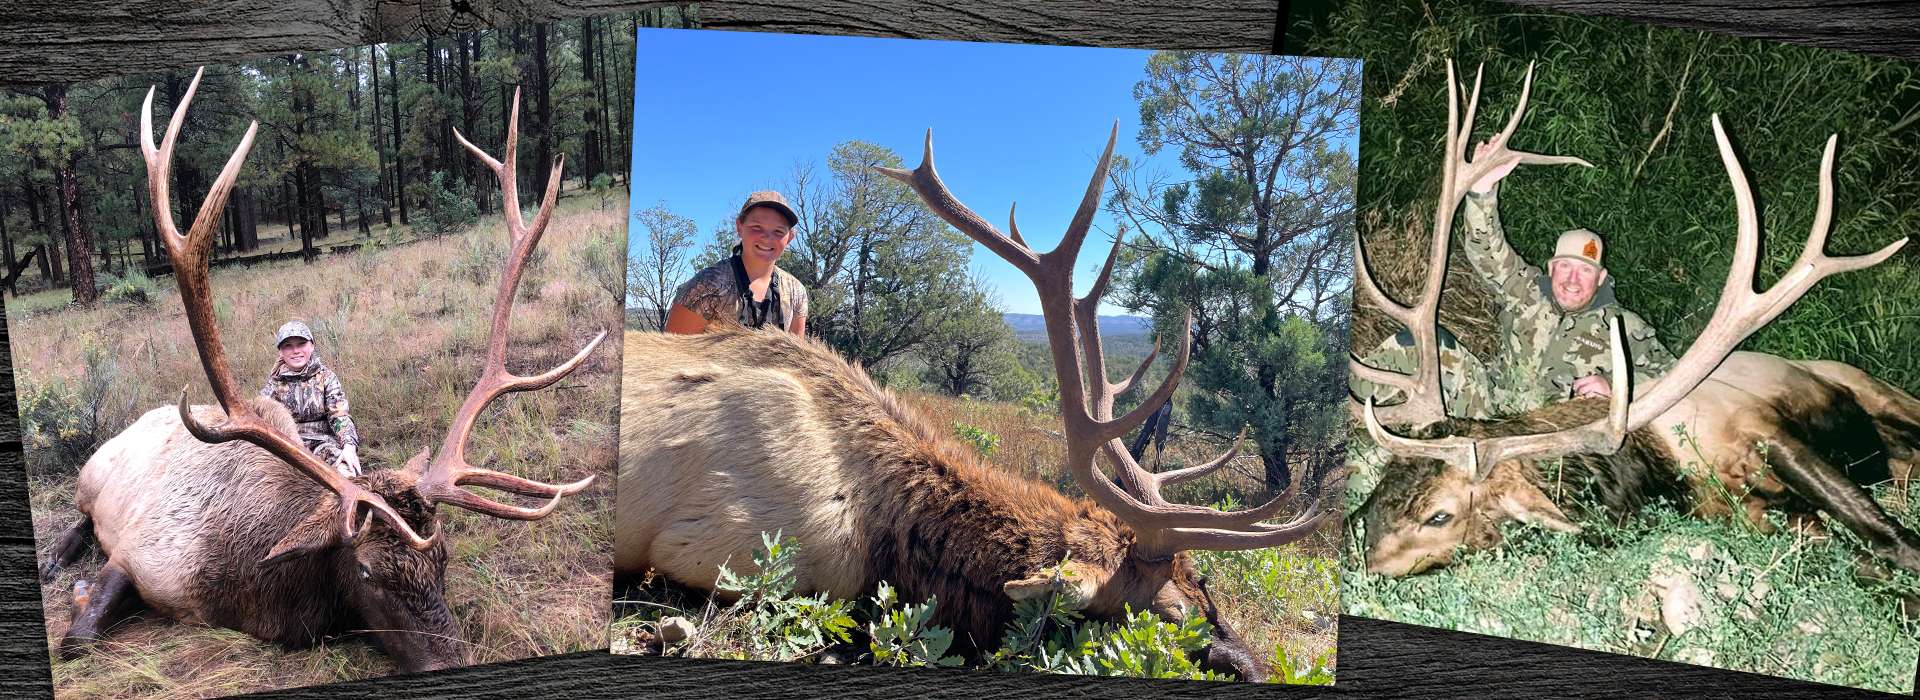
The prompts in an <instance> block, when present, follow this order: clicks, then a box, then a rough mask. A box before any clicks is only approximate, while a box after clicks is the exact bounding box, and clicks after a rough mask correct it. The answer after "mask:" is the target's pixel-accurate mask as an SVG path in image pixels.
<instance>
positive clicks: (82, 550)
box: [40, 515, 94, 583]
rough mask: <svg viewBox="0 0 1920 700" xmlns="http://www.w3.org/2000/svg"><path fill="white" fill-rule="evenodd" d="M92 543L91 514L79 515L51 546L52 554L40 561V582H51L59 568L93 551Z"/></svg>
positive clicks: (57, 574)
mask: <svg viewBox="0 0 1920 700" xmlns="http://www.w3.org/2000/svg"><path fill="white" fill-rule="evenodd" d="M93 545H94V541H93V516H89V515H81V516H80V522H77V523H74V524H73V526H72V527H69V528H67V531H66V533H65V534H62V535H60V542H59V543H58V544H55V545H54V546H53V556H50V557H47V560H46V561H43V562H40V582H41V583H52V582H53V579H54V577H56V576H59V575H60V569H62V568H64V567H67V566H71V565H72V564H73V562H75V561H78V560H79V559H80V557H82V556H85V555H86V554H87V553H88V552H91V551H93Z"/></svg>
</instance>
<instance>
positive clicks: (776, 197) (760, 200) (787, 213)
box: [736, 190, 800, 226]
mask: <svg viewBox="0 0 1920 700" xmlns="http://www.w3.org/2000/svg"><path fill="white" fill-rule="evenodd" d="M754 207H769V208H772V209H773V210H774V211H778V212H780V215H781V216H784V217H787V225H788V226H795V225H798V224H799V223H800V217H799V216H798V215H796V214H794V213H793V207H791V206H788V205H787V198H786V197H782V196H780V193H779V192H774V191H772V190H760V191H759V192H755V193H753V194H750V195H747V203H746V204H742V205H740V216H738V217H736V218H740V219H744V218H747V212H748V211H751V210H752V209H753V208H754Z"/></svg>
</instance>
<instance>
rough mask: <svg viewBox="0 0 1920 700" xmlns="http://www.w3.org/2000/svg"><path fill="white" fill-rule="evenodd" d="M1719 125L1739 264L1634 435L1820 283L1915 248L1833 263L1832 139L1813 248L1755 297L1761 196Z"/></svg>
mask: <svg viewBox="0 0 1920 700" xmlns="http://www.w3.org/2000/svg"><path fill="white" fill-rule="evenodd" d="M1712 122H1713V136H1714V141H1715V143H1716V144H1717V145H1718V146H1719V149H1720V162H1721V164H1722V165H1723V166H1725V167H1726V170H1727V179H1728V181H1729V182H1730V183H1731V184H1732V185H1733V199H1734V210H1735V213H1736V214H1735V215H1736V217H1737V219H1738V238H1737V239H1736V242H1735V244H1734V253H1733V263H1732V265H1731V267H1730V269H1729V270H1728V272H1727V281H1726V283H1725V285H1724V286H1722V287H1721V291H1720V300H1719V302H1718V303H1716V304H1715V305H1714V310H1713V316H1712V318H1711V319H1709V320H1708V321H1707V327H1706V330H1703V331H1701V332H1700V336H1699V337H1697V338H1695V339H1694V341H1693V344H1692V345H1690V346H1688V347H1687V351H1686V353H1685V354H1683V355H1681V357H1680V359H1679V360H1678V361H1677V362H1675V363H1674V365H1673V368H1672V369H1669V370H1668V371H1667V374H1666V375H1665V376H1663V377H1661V378H1660V379H1659V381H1656V382H1654V384H1653V386H1652V387H1651V388H1649V389H1648V390H1647V391H1646V392H1645V393H1644V394H1642V395H1640V396H1639V397H1637V398H1635V399H1634V401H1633V404H1632V406H1631V407H1630V408H1629V419H1628V421H1627V424H1628V426H1629V428H1630V429H1631V428H1639V427H1641V426H1644V425H1646V424H1647V423H1650V422H1652V421H1653V419H1654V418H1656V417H1658V416H1659V415H1660V414H1662V413H1665V412H1666V411H1667V409H1669V408H1672V407H1673V405H1674V404H1675V403H1678V402H1679V401H1680V399H1682V398H1685V397H1686V395H1687V394H1690V393H1692V392H1693V390H1694V388H1695V387H1698V386H1699V385H1700V383H1701V382H1704V381H1706V379H1707V377H1708V376H1709V375H1711V374H1712V373H1713V370H1714V369H1715V368H1717V367H1719V366H1720V363H1721V362H1723V361H1725V360H1726V357H1727V355H1728V354H1731V353H1732V352H1733V349H1734V348H1735V347H1737V346H1738V345H1739V344H1740V342H1741V341H1743V340H1746V338H1747V336H1749V335H1752V334H1753V332H1754V331H1756V330H1759V329H1760V328H1761V327H1762V326H1765V325H1766V324H1767V323H1769V322H1771V321H1773V319H1774V318H1776V317H1778V316H1779V315H1780V313H1781V312H1784V311H1786V309H1787V307H1788V306H1791V305H1793V303H1794V302H1795V301H1797V300H1798V299H1799V298H1800V297H1801V295H1804V294H1806V292H1807V290H1809V289H1811V288H1812V287H1813V285H1814V284H1815V283H1817V282H1819V281H1820V280H1822V279H1825V278H1826V277H1827V276H1829V275H1832V274H1835V273H1839V272H1848V271H1852V270H1859V269H1862V268H1867V267H1871V266H1874V265H1878V264H1880V263H1881V262H1884V261H1886V259H1887V258H1889V257H1892V256H1893V254H1894V253H1895V252H1898V251H1899V250H1900V248H1901V247H1902V246H1905V245H1906V244H1907V239H1906V238H1905V237H1902V238H1901V239H1900V240H1897V241H1894V242H1892V243H1889V244H1887V245H1886V246H1885V247H1883V248H1881V249H1880V250H1878V251H1875V252H1872V253H1868V254H1866V255H1857V256H1846V257H1839V258H1835V257H1830V256H1828V255H1827V254H1826V252H1825V251H1824V250H1823V248H1824V247H1825V244H1826V238H1827V227H1828V225H1829V224H1830V223H1831V220H1832V206H1833V202H1832V197H1833V148H1834V143H1835V140H1834V139H1832V138H1829V139H1828V140H1827V150H1826V153H1825V155H1824V156H1823V157H1822V158H1821V163H1820V194H1819V197H1820V201H1819V204H1818V205H1817V207H1816V210H1815V214H1814V226H1813V229H1812V230H1811V231H1810V232H1809V234H1808V236H1807V242H1806V245H1805V247H1803V248H1802V249H1801V251H1800V257H1799V258H1798V259H1797V260H1796V261H1795V262H1794V264H1793V268H1792V269H1790V270H1788V271H1787V274H1786V275H1784V276H1782V277H1781V278H1780V279H1779V280H1778V281H1776V282H1774V284H1773V286H1772V287H1770V288H1769V289H1767V291H1765V292H1764V293H1755V292H1754V288H1753V283H1754V272H1755V269H1756V268H1757V267H1758V266H1759V257H1760V216H1759V211H1758V209H1757V207H1756V206H1755V205H1754V199H1753V189H1752V187H1751V185H1749V184H1748V183H1747V177H1746V172H1745V170H1744V169H1743V168H1742V167H1741V165H1740V159H1739V156H1738V155H1736V154H1735V153H1734V151H1733V144H1732V143H1731V142H1730V141H1729V140H1728V138H1727V134H1726V130H1725V128H1724V127H1722V126H1721V124H1720V115H1718V114H1715V115H1713V117H1712Z"/></svg>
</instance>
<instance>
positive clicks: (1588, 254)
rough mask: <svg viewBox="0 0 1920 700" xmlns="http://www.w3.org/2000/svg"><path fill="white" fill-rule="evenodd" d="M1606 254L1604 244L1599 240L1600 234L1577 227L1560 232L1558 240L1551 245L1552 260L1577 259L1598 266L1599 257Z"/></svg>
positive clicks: (1599, 264)
mask: <svg viewBox="0 0 1920 700" xmlns="http://www.w3.org/2000/svg"><path fill="white" fill-rule="evenodd" d="M1605 254H1606V244H1604V243H1601V242H1600V236H1599V235H1598V234H1595V233H1594V232H1592V231H1588V230H1586V229H1583V228H1577V229H1574V230H1572V231H1568V232H1566V233H1563V234H1560V240H1559V241H1556V242H1555V243H1554V246H1553V259H1554V260H1561V259H1565V260H1578V261H1580V262H1583V263H1587V264H1589V265H1593V266H1595V267H1600V266H1601V263H1600V258H1601V257H1602V256H1603V255H1605Z"/></svg>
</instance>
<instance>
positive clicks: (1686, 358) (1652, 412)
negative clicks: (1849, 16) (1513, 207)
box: [1367, 114, 1907, 465]
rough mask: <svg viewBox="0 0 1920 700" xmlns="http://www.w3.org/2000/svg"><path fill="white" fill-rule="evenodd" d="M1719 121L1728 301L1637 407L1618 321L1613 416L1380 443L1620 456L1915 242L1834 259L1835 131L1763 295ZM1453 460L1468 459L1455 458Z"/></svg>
mask: <svg viewBox="0 0 1920 700" xmlns="http://www.w3.org/2000/svg"><path fill="white" fill-rule="evenodd" d="M1712 122H1713V137H1714V142H1715V143H1716V144H1717V145H1718V146H1719V148H1720V162H1721V164H1722V165H1723V166H1725V167H1726V170H1727V179H1728V180H1729V181H1730V182H1731V183H1732V184H1733V200H1734V209H1735V211H1736V212H1737V214H1736V215H1737V217H1738V220H1739V223H1738V225H1739V228H1738V232H1739V237H1738V239H1737V240H1736V242H1735V244H1734V252H1733V263H1732V265H1731V266H1730V269H1729V270H1728V272H1727V280H1726V283H1725V284H1724V286H1722V287H1721V290H1720V299H1719V301H1718V302H1717V303H1716V304H1715V305H1714V310H1713V317H1712V318H1711V319H1710V320H1708V321H1707V327H1706V330H1703V331H1701V332H1700V335H1699V337H1697V338H1695V339H1694V341H1693V344H1692V345H1691V346H1688V348H1687V352H1686V354H1684V355H1682V356H1681V357H1680V359H1679V361H1677V362H1675V363H1674V365H1673V367H1672V368H1671V369H1669V370H1667V373H1666V374H1665V375H1664V376H1662V377H1661V378H1660V379H1659V380H1657V381H1655V382H1654V384H1653V386H1651V387H1649V388H1647V389H1646V390H1645V391H1643V392H1640V393H1639V395H1638V396H1636V397H1634V398H1633V399H1632V401H1631V403H1628V402H1627V400H1626V397H1627V395H1628V394H1629V393H1630V392H1629V390H1628V387H1627V385H1626V383H1625V379H1626V377H1625V374H1626V361H1625V355H1624V354H1623V353H1622V352H1621V350H1620V346H1621V338H1620V326H1619V320H1618V319H1614V322H1613V327H1612V329H1611V330H1612V332H1613V373H1614V374H1613V387H1614V389H1613V400H1612V407H1611V410H1609V412H1608V415H1607V417H1606V418H1603V419H1599V420H1595V421H1594V422H1592V423H1589V424H1587V425H1583V426H1579V427H1575V428H1572V429H1569V430H1564V431H1558V432H1553V433H1542V434H1538V435H1514V436H1505V437H1493V438H1482V439H1479V440H1471V439H1468V438H1464V437H1449V438H1441V439H1439V440H1412V439H1407V438H1401V437H1398V436H1392V435H1389V434H1387V433H1386V431H1385V429H1384V428H1381V427H1380V425H1379V422H1378V420H1376V419H1373V418H1372V417H1371V416H1370V417H1369V419H1368V425H1367V428H1368V430H1369V431H1370V432H1372V433H1373V435H1374V439H1375V440H1377V441H1379V442H1380V443H1381V444H1382V445H1384V446H1386V447H1387V448H1388V449H1389V450H1391V451H1393V452H1395V453H1397V454H1405V455H1410V456H1411V455H1427V456H1442V455H1444V454H1447V453H1452V454H1455V455H1457V454H1459V453H1460V452H1461V451H1464V452H1465V453H1466V455H1467V460H1466V464H1468V465H1473V464H1474V462H1475V461H1476V458H1477V461H1478V462H1480V463H1484V464H1488V465H1493V464H1498V463H1500V462H1502V461H1506V460H1514V459H1526V458H1547V457H1553V456H1559V455H1565V454H1575V453H1598V454H1612V453H1614V452H1615V451H1618V450H1619V449H1620V445H1621V444H1622V441H1623V440H1624V439H1625V435H1626V433H1627V432H1628V431H1632V430H1638V429H1640V428H1643V427H1646V426H1647V424H1649V423H1652V422H1653V420H1654V419H1655V418H1658V417H1659V416H1660V415H1661V414H1663V413H1666V412H1667V410H1668V409H1671V408H1673V406H1674V404H1676V403H1679V402H1680V400H1681V399H1683V398H1686V396H1687V395H1688V394H1690V393H1692V392H1693V390H1694V389H1695V388H1697V387H1699V386H1700V383H1701V382H1704V381H1706V379H1707V377H1708V376H1709V375H1711V374H1712V373H1713V370H1714V369H1715V368H1717V367H1719V366H1720V363H1721V362H1724V361H1725V360H1726V359H1727V355H1729V354H1732V352H1733V349H1734V348H1735V347H1737V346H1739V344H1740V342H1741V341H1743V340H1746V338H1747V336H1749V335H1752V334H1753V332H1754V331H1756V330H1759V329H1760V328H1761V327H1763V326H1765V325H1767V324H1768V323H1770V322H1772V321H1773V319H1775V318H1777V317H1779V315H1780V313H1781V312H1783V311H1786V309H1787V307H1788V306H1791V305H1793V303H1794V302H1795V301H1796V300H1798V299H1799V298H1800V297H1801V295H1804V294H1806V293H1807V290H1809V289H1812V288H1813V285H1814V284H1815V283H1817V282H1819V281H1820V280H1822V279H1825V278H1826V277H1827V276H1829V275H1832V274H1835V273H1839V272H1848V271H1852V270H1859V269H1864V268H1867V267H1872V266H1874V265H1878V264H1880V263H1881V262H1884V261H1886V259H1887V258H1889V257H1892V256H1893V254H1894V253H1895V252H1897V251H1899V250H1900V248H1901V247H1902V246H1905V245H1906V244H1907V239H1906V238H1905V237H1902V238H1901V239H1900V240H1897V241H1894V242H1892V243H1889V244H1887V245H1886V246H1885V247H1883V248H1881V249H1880V250H1878V251H1875V252H1873V253H1869V254H1866V255H1856V256H1846V257H1838V258H1836V257H1831V256H1828V255H1827V254H1826V243H1827V230H1828V228H1829V226H1830V225H1831V224H1832V222H1833V152H1834V146H1835V144H1836V142H1837V141H1838V139H1839V135H1838V134H1835V135H1833V136H1829V137H1828V138H1827V146H1826V152H1825V153H1824V154H1823V155H1822V156H1821V159H1820V191H1819V200H1818V204H1817V205H1816V207H1815V209H1814V215H1813V228H1812V230H1811V231H1810V232H1809V233H1808V235H1807V241H1806V244H1805V245H1804V246H1803V247H1802V248H1801V249H1800V257H1799V258H1798V259H1797V260H1795V261H1794V263H1793V266H1792V267H1791V268H1789V270H1788V272H1787V274H1786V275H1784V276H1782V277H1781V278H1780V280H1779V281H1777V282H1775V283H1774V284H1773V286H1771V287H1769V288H1768V289H1767V290H1766V291H1764V292H1755V291H1754V288H1753V284H1754V280H1753V276H1754V271H1755V269H1756V268H1757V267H1758V265H1759V254H1760V216H1759V213H1758V211H1757V210H1756V208H1755V206H1754V201H1753V190H1752V187H1751V186H1750V185H1749V184H1748V183H1747V177H1746V173H1745V172H1744V171H1743V170H1742V168H1741V167H1740V159H1739V157H1738V156H1737V155H1735V154H1734V152H1733V146H1732V144H1730V143H1729V142H1728V140H1727V134H1726V130H1725V129H1724V128H1723V127H1722V126H1721V125H1720V115H1719V114H1714V115H1713V117H1712ZM1370 413H1371V412H1370ZM1449 463H1452V464H1460V463H1461V462H1460V461H1458V460H1457V458H1455V459H1454V460H1450V461H1449Z"/></svg>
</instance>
